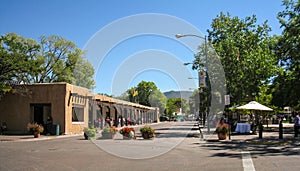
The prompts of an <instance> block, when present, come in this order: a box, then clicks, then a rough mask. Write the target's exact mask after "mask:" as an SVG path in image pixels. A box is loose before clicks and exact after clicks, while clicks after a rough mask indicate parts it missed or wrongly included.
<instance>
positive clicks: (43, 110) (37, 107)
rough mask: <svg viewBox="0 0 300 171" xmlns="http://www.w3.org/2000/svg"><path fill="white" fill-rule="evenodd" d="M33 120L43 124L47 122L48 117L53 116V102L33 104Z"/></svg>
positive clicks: (31, 107) (31, 106)
mask: <svg viewBox="0 0 300 171" xmlns="http://www.w3.org/2000/svg"><path fill="white" fill-rule="evenodd" d="M30 109H31V117H32V118H31V120H32V121H33V122H34V123H37V124H42V125H44V123H46V121H47V117H48V116H51V104H31V105H30Z"/></svg>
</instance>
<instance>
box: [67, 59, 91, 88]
mask: <svg viewBox="0 0 300 171" xmlns="http://www.w3.org/2000/svg"><path fill="white" fill-rule="evenodd" d="M93 75H94V68H93V66H92V65H91V64H90V63H89V62H88V61H87V60H85V59H83V58H79V59H78V61H77V62H76V65H75V68H74V71H73V81H72V84H74V85H77V86H80V87H85V88H88V89H92V88H94V87H95V86H94V85H95V81H94V79H93Z"/></svg>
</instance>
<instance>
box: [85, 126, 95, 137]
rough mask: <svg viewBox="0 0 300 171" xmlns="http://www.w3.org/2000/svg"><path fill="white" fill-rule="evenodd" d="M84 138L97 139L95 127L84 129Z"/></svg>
mask: <svg viewBox="0 0 300 171" xmlns="http://www.w3.org/2000/svg"><path fill="white" fill-rule="evenodd" d="M83 132H84V137H85V139H89V140H90V139H94V138H95V137H96V133H97V129H96V128H94V127H89V128H84V129H83Z"/></svg>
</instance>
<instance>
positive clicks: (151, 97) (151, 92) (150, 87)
mask: <svg viewBox="0 0 300 171" xmlns="http://www.w3.org/2000/svg"><path fill="white" fill-rule="evenodd" d="M127 94H128V98H126V97H124V95H123V99H124V98H126V99H129V101H131V102H135V103H139V104H142V105H145V106H152V107H158V108H159V109H160V111H164V109H165V106H166V101H167V98H166V96H165V95H164V94H163V93H162V92H161V91H160V90H159V89H158V88H157V86H156V85H155V83H154V82H151V81H150V82H147V81H141V82H140V83H139V84H138V85H137V86H136V87H132V88H130V89H128V90H127Z"/></svg>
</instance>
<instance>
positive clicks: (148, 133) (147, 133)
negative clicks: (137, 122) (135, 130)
mask: <svg viewBox="0 0 300 171" xmlns="http://www.w3.org/2000/svg"><path fill="white" fill-rule="evenodd" d="M140 132H141V134H142V136H143V137H144V138H145V139H147V138H153V137H154V135H155V130H154V129H153V128H151V127H150V126H144V127H142V128H140Z"/></svg>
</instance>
